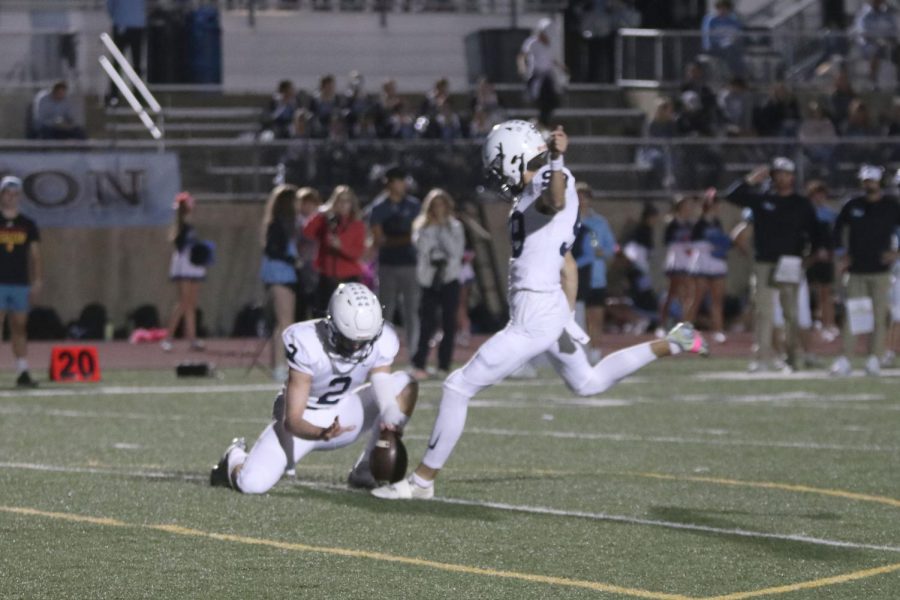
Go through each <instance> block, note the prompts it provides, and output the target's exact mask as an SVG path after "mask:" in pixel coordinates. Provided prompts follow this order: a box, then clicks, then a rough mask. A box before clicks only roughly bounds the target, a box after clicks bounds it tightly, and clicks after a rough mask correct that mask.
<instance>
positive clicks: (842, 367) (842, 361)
mask: <svg viewBox="0 0 900 600" xmlns="http://www.w3.org/2000/svg"><path fill="white" fill-rule="evenodd" d="M852 371H853V367H852V366H850V361H849V360H847V357H846V356H838V357H837V359H835V361H834V362H833V363H832V364H831V368H830V369H828V374H829V375H831V376H832V377H847V376H849V375H850V373H851V372H852Z"/></svg>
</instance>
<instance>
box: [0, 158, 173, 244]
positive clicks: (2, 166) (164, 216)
mask: <svg viewBox="0 0 900 600" xmlns="http://www.w3.org/2000/svg"><path fill="white" fill-rule="evenodd" d="M0 173H2V174H4V175H16V176H17V177H20V178H21V179H22V184H23V185H22V187H23V189H22V193H23V198H22V212H23V213H25V214H26V215H28V216H29V217H31V218H32V219H34V220H35V221H36V222H37V224H38V225H39V226H41V227H121V226H143V225H165V224H167V223H170V222H171V221H172V199H173V198H174V197H175V194H177V193H178V192H179V191H180V188H181V174H180V168H179V163H178V156H177V155H176V154H174V153H171V152H167V153H162V154H159V153H141V152H103V153H99V152H98V153H89V152H53V153H40V154H38V153H26V152H16V153H2V154H0Z"/></svg>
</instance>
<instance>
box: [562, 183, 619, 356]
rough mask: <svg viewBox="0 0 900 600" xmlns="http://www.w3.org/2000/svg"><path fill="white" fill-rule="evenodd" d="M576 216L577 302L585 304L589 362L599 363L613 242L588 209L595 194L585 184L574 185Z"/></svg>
mask: <svg viewBox="0 0 900 600" xmlns="http://www.w3.org/2000/svg"><path fill="white" fill-rule="evenodd" d="M575 191H576V192H577V193H578V214H579V220H580V221H581V227H580V228H579V230H578V235H577V236H576V237H575V245H574V246H573V247H572V256H574V257H575V264H576V265H577V266H578V295H577V300H578V302H581V303H584V307H585V320H586V323H587V328H586V329H587V333H588V336H589V337H590V338H591V348H590V351H589V353H588V358H589V359H590V361H591V362H592V363H593V362H596V361H599V360H600V337H601V336H602V335H603V319H604V309H605V306H606V271H607V267H608V265H609V263H610V262H611V261H612V259H613V257H614V256H615V253H616V238H615V236H613V232H612V229H610V227H609V223H608V222H607V220H606V219H605V218H603V217H602V216H600V215H599V214H597V213H596V212H594V211H593V210H592V209H591V202H592V201H593V199H594V194H593V192H592V191H591V187H590V186H589V185H588V184H586V183H577V184H576V185H575Z"/></svg>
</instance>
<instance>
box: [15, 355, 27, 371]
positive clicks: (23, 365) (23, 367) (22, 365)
mask: <svg viewBox="0 0 900 600" xmlns="http://www.w3.org/2000/svg"><path fill="white" fill-rule="evenodd" d="M27 370H28V359H27V358H17V359H16V372H17V373H22V372H23V371H27Z"/></svg>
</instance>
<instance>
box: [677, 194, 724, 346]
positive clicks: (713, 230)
mask: <svg viewBox="0 0 900 600" xmlns="http://www.w3.org/2000/svg"><path fill="white" fill-rule="evenodd" d="M691 242H692V244H693V248H692V250H693V253H692V255H691V259H690V266H689V267H688V272H689V273H690V276H691V280H692V281H691V283H692V285H693V294H692V296H693V301H692V302H691V304H690V307H689V308H688V309H687V313H686V314H685V320H686V321H688V322H689V323H696V322H697V315H698V314H699V313H700V308H701V305H702V304H703V302H704V300H705V299H706V297H707V294H708V295H709V305H708V313H709V318H710V325H711V327H712V331H713V335H712V338H713V341H714V342H716V343H719V344H722V343H724V342H725V318H724V310H723V309H724V305H725V276H726V275H727V274H728V260H727V259H728V250H729V249H730V248H731V237H730V236H729V235H728V232H727V231H725V229H724V228H723V227H722V222H721V221H720V220H719V199H718V197H717V196H716V189H715V188H709V189H708V190H707V191H706V194H705V195H704V197H703V212H702V214H701V216H700V218H699V219H698V220H697V222H696V223H695V224H694V227H693V229H692V230H691Z"/></svg>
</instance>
